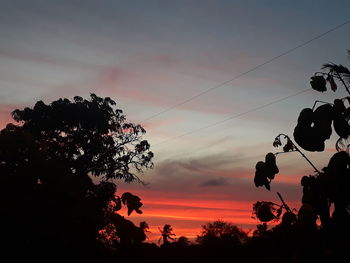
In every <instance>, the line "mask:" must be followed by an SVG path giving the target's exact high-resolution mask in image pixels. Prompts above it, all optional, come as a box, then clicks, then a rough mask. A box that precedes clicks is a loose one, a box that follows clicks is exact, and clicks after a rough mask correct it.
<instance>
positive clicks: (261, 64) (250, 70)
mask: <svg viewBox="0 0 350 263" xmlns="http://www.w3.org/2000/svg"><path fill="white" fill-rule="evenodd" d="M349 23H350V20H347V21H345V22H343V23H341V24H338V25H336V26H334V27H332V28H330V29H328V30H327V31H324V32H323V33H321V34H318V35H317V36H314V37H313V38H311V39H309V40H307V41H305V42H303V43H301V44H299V45H297V46H295V47H293V48H290V49H288V50H286V51H284V52H282V53H280V54H279V55H276V56H274V57H272V58H270V59H268V60H266V61H265V62H263V63H260V64H258V65H256V66H255V67H253V68H251V69H249V70H247V71H244V72H242V73H240V74H238V75H236V76H234V77H233V78H231V79H229V80H226V81H224V82H221V83H219V84H217V85H215V86H212V87H210V88H207V89H206V90H204V91H201V92H199V93H197V94H196V95H193V96H192V97H189V98H187V99H185V100H183V101H181V102H179V103H177V104H174V105H172V106H170V107H168V108H165V109H163V110H162V111H160V112H158V113H155V114H153V115H151V116H149V117H147V118H145V119H143V120H142V121H141V123H142V122H145V121H148V120H150V119H153V118H155V117H157V116H159V115H161V114H164V113H166V112H169V111H171V110H173V109H175V108H177V107H179V106H181V105H184V104H186V103H188V102H190V101H192V100H194V99H197V98H198V97H200V96H202V95H204V94H206V93H208V92H210V91H212V90H216V89H218V88H221V87H223V86H225V85H226V84H228V83H230V82H232V81H234V80H236V79H238V78H241V77H243V76H245V75H247V74H248V73H251V72H253V71H255V70H257V69H259V68H261V67H263V66H265V65H267V64H269V63H271V62H273V61H275V60H276V59H278V58H280V57H283V56H285V55H288V54H289V53H291V52H293V51H295V50H297V49H299V48H301V47H304V46H306V45H308V44H309V43H311V42H313V41H315V40H317V39H320V38H322V37H324V36H325V35H327V34H329V33H331V32H333V31H335V30H337V29H339V28H341V27H343V26H345V25H347V24H349Z"/></svg>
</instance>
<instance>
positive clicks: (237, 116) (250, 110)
mask: <svg viewBox="0 0 350 263" xmlns="http://www.w3.org/2000/svg"><path fill="white" fill-rule="evenodd" d="M310 90H312V89H311V88H307V89H304V90H302V91H298V92H296V93H293V94H290V95H288V96H285V97H282V98H279V99H276V100H273V101H270V102H268V103H266V104H263V105H260V106H258V107H255V108H252V109H249V110H246V111H244V112H241V113H238V114H235V115H232V116H230V117H227V118H225V119H223V120H220V121H217V122H214V123H212V124H209V125H207V126H203V127H201V128H198V129H195V130H192V131H189V132H186V133H183V134H180V135H177V136H174V137H170V138H168V139H165V140H164V141H161V142H160V143H157V144H154V145H153V146H157V145H160V144H163V143H166V142H168V141H172V140H175V139H179V138H182V137H184V136H187V135H190V134H192V133H195V132H198V131H200V130H204V129H208V128H210V127H213V126H216V125H220V124H222V123H224V122H227V121H230V120H233V119H237V118H239V117H241V116H243V115H246V114H248V113H251V112H254V111H258V110H261V109H263V108H266V107H268V106H271V105H273V104H276V103H279V102H281V101H284V100H287V99H289V98H292V97H295V96H298V95H300V94H302V93H305V92H308V91H310Z"/></svg>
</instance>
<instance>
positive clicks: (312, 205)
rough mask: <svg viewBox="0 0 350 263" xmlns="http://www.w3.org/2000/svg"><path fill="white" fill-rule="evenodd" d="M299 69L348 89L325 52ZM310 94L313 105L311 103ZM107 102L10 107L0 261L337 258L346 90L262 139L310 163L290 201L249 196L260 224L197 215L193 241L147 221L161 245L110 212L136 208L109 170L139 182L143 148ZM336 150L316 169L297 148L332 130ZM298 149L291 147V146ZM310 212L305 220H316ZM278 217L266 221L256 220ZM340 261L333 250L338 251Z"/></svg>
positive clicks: (347, 203)
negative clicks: (294, 203) (290, 129)
mask: <svg viewBox="0 0 350 263" xmlns="http://www.w3.org/2000/svg"><path fill="white" fill-rule="evenodd" d="M323 70H325V72H317V73H316V74H315V75H314V76H313V77H312V78H311V82H310V83H311V86H312V88H313V89H314V90H317V91H320V92H325V91H326V90H327V86H330V88H331V90H333V91H334V92H335V91H336V90H337V87H338V86H337V85H339V84H340V85H342V86H343V87H344V88H345V89H346V91H347V92H348V93H349V96H350V91H349V84H350V71H349V69H348V68H346V67H344V66H342V65H336V64H326V65H324V67H323ZM317 103H321V104H322V105H321V106H318V107H317V108H316V104H317ZM115 105H116V102H115V101H113V100H112V99H111V98H108V97H107V98H100V97H98V96H96V95H95V94H91V95H90V98H89V99H83V98H81V97H78V96H77V97H74V98H73V100H68V99H59V100H56V101H54V102H52V103H50V104H45V103H44V102H42V101H39V102H37V103H36V104H35V106H34V107H33V108H29V107H28V108H25V109H23V110H15V111H14V112H13V113H12V117H13V119H14V120H15V121H16V124H8V125H7V126H6V127H5V128H4V129H3V130H1V131H0V211H1V216H0V231H1V235H0V239H1V248H0V249H1V256H2V259H3V260H4V259H5V258H6V260H7V261H9V262H17V261H19V260H26V261H29V260H35V261H48V262H51V261H60V262H62V261H77V262H84V261H87V262H91V261H99V262H100V261H106V260H108V261H109V262H112V261H113V262H114V261H115V262H215V261H217V262H340V261H341V259H343V258H344V257H345V262H346V261H349V260H348V249H349V248H350V242H349V240H350V191H349V190H348V189H349V183H350V157H349V145H350V144H349V143H348V137H349V136H350V125H349V121H350V106H349V105H350V97H345V98H339V99H336V100H334V102H332V103H327V102H320V101H316V102H315V103H314V105H313V107H312V108H306V109H303V110H302V111H301V113H300V115H299V118H298V120H297V125H296V127H295V129H294V133H293V138H294V141H295V143H294V141H293V140H292V139H291V138H290V137H289V136H288V135H286V134H279V135H278V136H277V137H276V138H275V140H274V142H273V146H275V147H279V146H282V140H286V143H285V145H284V146H283V152H284V153H288V152H298V153H300V154H301V156H302V157H303V158H304V159H305V161H307V162H308V163H309V164H310V165H311V167H312V169H313V170H314V173H313V174H311V175H307V176H302V175H301V186H302V188H303V196H302V200H301V207H300V208H299V209H298V210H297V209H294V208H293V209H291V208H290V207H289V206H288V205H287V203H288V202H286V201H285V200H283V198H282V195H281V194H279V193H278V196H279V198H280V201H281V204H277V203H273V202H269V201H258V202H256V203H255V204H253V213H254V216H255V217H256V218H257V219H258V220H260V222H261V224H258V225H257V229H256V230H255V231H254V233H252V235H249V236H248V234H247V233H245V232H244V231H242V230H240V229H239V228H238V227H237V226H235V225H233V224H231V223H229V222H223V221H214V222H208V223H207V224H205V225H203V226H202V233H201V234H200V235H199V236H198V237H197V239H196V241H195V242H189V240H188V239H187V238H186V237H179V238H176V236H175V233H174V232H175V231H174V230H173V229H172V227H171V225H168V224H166V225H164V226H163V227H162V228H160V229H159V230H160V231H159V235H160V240H161V245H157V244H150V243H147V242H146V240H147V239H146V238H147V233H148V224H147V222H141V223H140V225H139V226H136V225H135V224H134V223H132V222H131V221H130V220H128V219H126V218H125V217H123V216H121V215H120V214H119V211H120V210H121V209H127V214H128V215H129V216H130V215H132V214H133V213H139V214H140V213H142V210H141V209H142V202H141V199H140V197H138V196H136V195H134V194H132V193H129V192H125V193H119V191H118V189H117V185H116V184H115V181H116V180H123V181H125V182H138V183H143V182H142V180H141V179H140V178H139V177H138V175H139V174H140V173H142V172H143V171H144V170H145V169H151V168H152V167H153V162H152V160H153V153H152V152H151V151H150V145H149V143H148V142H147V141H146V140H144V139H143V138H142V137H143V135H144V133H145V132H146V131H145V130H144V129H143V127H141V126H140V125H136V124H134V123H130V122H128V121H127V120H126V117H125V115H124V114H123V112H122V111H121V110H120V109H116V107H115ZM333 130H334V131H335V133H336V134H337V135H338V136H339V139H338V140H337V143H336V147H335V148H336V151H337V152H336V153H335V154H334V155H333V156H332V157H331V159H330V160H329V163H328V165H327V166H325V167H324V168H323V169H318V168H317V167H315V165H314V164H313V163H312V162H311V161H310V160H309V159H308V158H307V156H306V155H305V154H304V152H302V150H301V149H303V150H305V151H313V152H314V151H318V152H320V151H323V150H324V149H325V141H326V140H328V139H329V138H330V136H331V134H332V132H333ZM299 147H300V148H301V149H300V148H299ZM278 154H279V153H275V154H274V153H268V154H267V155H266V156H265V161H260V162H258V163H257V165H256V172H255V178H254V183H255V185H256V186H257V187H260V186H264V187H265V188H266V189H267V190H269V191H270V190H271V183H272V180H273V179H275V176H276V175H277V174H278V173H279V168H278V166H277V162H276V156H278ZM318 219H319V220H320V224H316V222H317V220H318ZM271 221H275V222H278V223H277V225H276V226H275V227H273V228H271V229H268V227H267V224H268V222H271ZM341 262H344V261H341Z"/></svg>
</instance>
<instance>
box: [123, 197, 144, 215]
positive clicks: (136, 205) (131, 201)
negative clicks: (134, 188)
mask: <svg viewBox="0 0 350 263" xmlns="http://www.w3.org/2000/svg"><path fill="white" fill-rule="evenodd" d="M121 199H122V202H123V204H124V205H126V206H127V207H128V215H130V214H131V213H132V212H133V211H134V210H135V211H136V213H138V214H142V211H141V210H140V207H141V206H142V203H141V202H140V201H141V199H140V197H138V196H136V195H133V194H132V193H130V192H125V193H123V194H122V197H121Z"/></svg>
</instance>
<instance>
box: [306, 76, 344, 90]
mask: <svg viewBox="0 0 350 263" xmlns="http://www.w3.org/2000/svg"><path fill="white" fill-rule="evenodd" d="M325 75H326V78H325V77H324V76H325ZM327 83H328V85H329V86H330V88H331V90H332V91H334V92H335V91H336V90H337V84H336V83H335V81H334V78H333V75H332V74H331V73H328V74H325V73H322V72H316V73H315V75H314V76H312V77H311V81H310V84H311V87H312V89H314V90H316V91H319V92H325V91H327Z"/></svg>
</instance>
